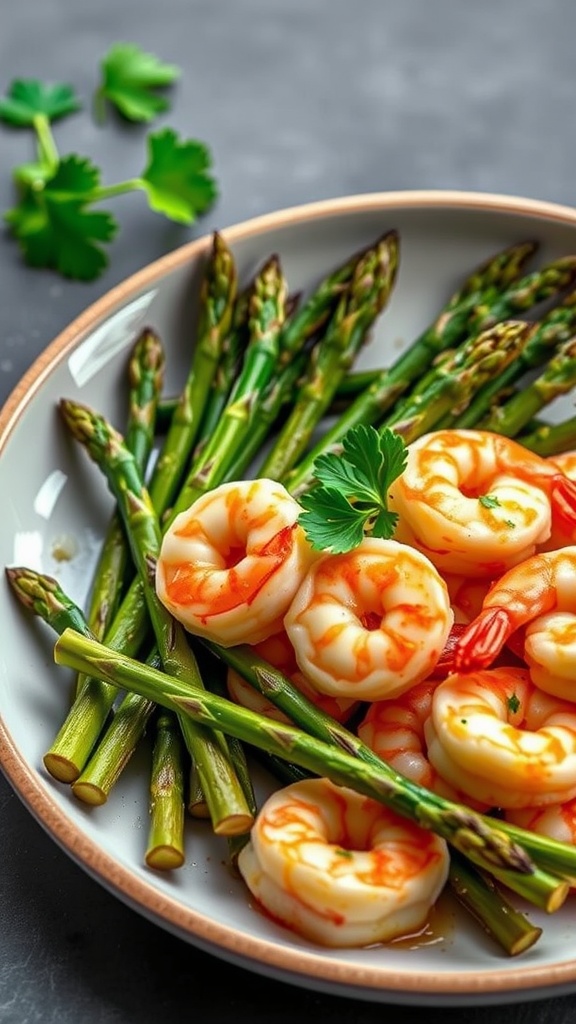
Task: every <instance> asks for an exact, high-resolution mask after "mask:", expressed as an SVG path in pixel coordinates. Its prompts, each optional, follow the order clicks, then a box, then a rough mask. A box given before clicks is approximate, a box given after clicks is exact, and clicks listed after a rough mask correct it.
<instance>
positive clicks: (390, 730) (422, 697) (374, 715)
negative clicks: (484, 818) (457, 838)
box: [356, 679, 486, 809]
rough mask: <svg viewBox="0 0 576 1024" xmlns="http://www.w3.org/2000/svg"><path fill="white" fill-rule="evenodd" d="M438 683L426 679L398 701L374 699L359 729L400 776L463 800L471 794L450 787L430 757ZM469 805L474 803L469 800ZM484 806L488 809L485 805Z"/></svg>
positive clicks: (367, 743) (360, 734) (361, 736)
mask: <svg viewBox="0 0 576 1024" xmlns="http://www.w3.org/2000/svg"><path fill="white" fill-rule="evenodd" d="M436 686H438V682H434V681H433V680H430V679H426V680H425V681H424V682H423V683H419V684H418V685H417V686H413V687H412V689H411V690H409V691H408V692H407V693H405V694H403V695H402V696H401V697H398V698H397V699H396V700H378V701H374V703H373V704H370V706H369V708H368V711H367V712H366V715H365V716H364V718H363V719H362V721H361V722H360V724H359V726H358V728H357V730H356V731H357V733H358V736H359V737H360V739H361V740H362V742H363V743H365V744H366V746H368V747H370V749H371V750H373V751H374V753H375V754H378V756H379V757H381V758H382V760H383V761H386V763H387V764H389V765H390V766H391V767H392V768H394V769H395V771H397V772H399V774H400V775H404V776H405V777H406V778H407V779H412V781H413V782H417V783H418V784H419V785H421V786H424V787H425V788H426V789H430V790H432V792H433V793H438V794H439V795H440V796H443V797H446V798H447V799H448V800H455V801H456V802H458V803H462V801H463V800H465V799H468V794H463V793H462V792H461V791H458V790H457V789H455V788H454V787H453V786H450V785H449V784H448V783H447V782H446V781H445V780H444V779H443V778H442V776H441V775H439V774H438V772H437V771H436V769H435V768H434V767H433V766H432V765H431V764H430V761H429V759H428V752H427V749H426V740H425V736H424V728H425V724H426V721H427V719H428V718H429V716H430V713H431V710H432V694H433V693H434V690H435V689H436ZM468 804H469V805H470V806H471V804H470V800H469V799H468ZM481 806H482V809H486V805H485V804H482V805H481ZM474 807H475V809H479V807H480V805H478V804H477V803H476V802H474Z"/></svg>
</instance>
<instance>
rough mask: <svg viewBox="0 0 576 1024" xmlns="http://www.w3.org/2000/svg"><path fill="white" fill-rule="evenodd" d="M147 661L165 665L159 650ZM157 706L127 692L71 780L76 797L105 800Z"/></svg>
mask: <svg viewBox="0 0 576 1024" xmlns="http://www.w3.org/2000/svg"><path fill="white" fill-rule="evenodd" d="M148 664H150V665H152V666H153V667H154V668H159V667H160V666H161V665H162V662H161V660H160V657H159V655H158V652H157V651H154V652H153V653H152V655H151V656H150V660H149V661H148ZM155 707H156V705H155V704H154V703H153V702H152V701H150V700H146V699H145V698H144V697H140V696H139V695H138V694H135V693H126V694H124V696H123V697H122V699H121V700H120V702H119V703H118V705H117V706H116V708H115V711H114V716H113V718H112V721H111V722H110V724H109V726H108V728H107V729H105V730H104V733H103V734H102V736H100V738H99V740H98V743H97V745H96V747H95V749H94V751H93V753H92V755H91V757H90V758H89V760H88V762H87V763H86V765H85V766H84V768H83V769H82V771H81V772H80V774H79V775H78V777H77V779H76V780H75V781H73V782H72V792H73V793H74V796H76V797H77V798H78V799H79V800H82V802H83V803H87V804H92V805H97V806H100V805H101V804H104V803H106V801H107V799H108V797H109V795H110V792H111V790H112V787H113V786H114V785H115V784H116V782H117V781H118V779H119V778H120V775H121V774H122V772H123V771H124V769H125V768H126V766H127V764H128V762H129V761H130V758H131V757H132V754H133V753H134V751H135V750H136V747H137V746H138V743H139V742H140V740H141V739H142V737H143V735H144V733H145V731H146V728H147V726H148V723H149V721H150V719H151V717H152V715H153V713H154V710H155Z"/></svg>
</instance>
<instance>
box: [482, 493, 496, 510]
mask: <svg viewBox="0 0 576 1024" xmlns="http://www.w3.org/2000/svg"><path fill="white" fill-rule="evenodd" d="M478 501H479V502H480V504H481V505H483V506H484V508H500V502H499V501H498V498H496V497H494V496H493V495H492V494H481V495H480V497H479V498H478Z"/></svg>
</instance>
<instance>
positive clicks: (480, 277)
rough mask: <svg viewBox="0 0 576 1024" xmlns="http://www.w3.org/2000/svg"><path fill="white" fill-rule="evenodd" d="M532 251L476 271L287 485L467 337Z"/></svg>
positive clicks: (522, 246) (525, 246)
mask: <svg viewBox="0 0 576 1024" xmlns="http://www.w3.org/2000/svg"><path fill="white" fill-rule="evenodd" d="M535 249H536V245H535V243H533V242H522V243H519V244H517V245H513V246H511V247H510V248H508V249H504V250H503V251H502V252H500V253H497V254H496V256H494V257H491V258H490V259H489V260H487V261H485V262H484V263H482V264H481V265H480V266H479V267H477V268H476V269H475V270H474V271H473V273H472V274H470V275H469V277H467V278H466V279H465V281H464V282H463V284H462V286H461V287H460V288H459V289H458V290H457V291H456V292H455V293H454V294H453V295H452V296H451V298H450V299H449V300H448V301H447V303H446V304H445V306H444V307H443V309H442V310H441V311H440V313H439V315H438V316H437V317H436V319H435V320H434V321H433V323H431V324H430V325H429V326H428V327H427V328H426V330H424V331H423V332H422V334H420V335H418V337H417V338H416V339H415V341H413V342H412V344H411V345H410V346H409V347H408V348H407V349H406V350H405V352H403V353H402V355H401V356H399V358H398V359H397V360H395V362H394V363H392V365H391V366H390V367H389V368H387V369H383V370H381V371H380V373H379V374H378V375H377V376H376V378H375V379H374V380H373V381H372V382H371V383H370V384H369V385H368V387H367V388H366V389H365V390H364V391H361V392H360V394H359V395H358V396H357V398H356V399H355V400H354V401H353V402H352V403H351V404H350V405H349V407H348V409H347V410H346V411H345V412H344V413H343V414H342V416H340V417H339V419H338V420H337V421H336V423H335V424H334V425H333V426H332V427H330V428H329V429H328V430H327V431H326V432H325V433H324V435H323V436H322V438H321V439H320V440H319V442H318V443H317V444H316V445H314V446H313V447H312V448H311V450H310V451H309V452H308V453H307V454H306V455H305V456H304V457H303V458H302V459H301V460H300V461H299V463H298V465H297V466H296V467H295V468H294V469H293V470H292V471H291V472H290V474H289V475H288V476H287V477H286V480H285V481H284V482H285V483H286V485H287V486H288V487H289V488H290V489H291V490H293V491H294V492H295V493H297V492H299V491H301V490H304V489H305V488H306V487H307V486H308V484H309V483H310V481H311V479H312V477H313V467H314V462H315V460H316V458H317V457H318V455H320V454H321V453H322V452H324V451H334V450H337V446H338V444H339V442H340V441H341V439H342V437H343V436H344V434H346V433H347V431H348V430H350V429H351V428H352V427H354V426H357V425H358V424H360V423H364V424H369V423H375V422H377V421H378V420H380V419H381V418H382V416H383V415H384V414H385V413H386V412H387V411H388V410H389V409H391V408H392V407H393V406H394V403H395V402H396V401H397V399H398V398H399V397H400V396H401V395H402V394H404V392H406V391H407V390H408V388H409V387H410V385H411V384H412V383H413V382H414V381H416V380H418V379H419V377H420V376H421V375H422V374H423V373H424V372H425V371H426V370H427V368H428V367H429V366H430V365H431V363H433V362H434V361H435V360H436V358H437V357H438V356H439V355H440V354H441V353H442V352H445V351H446V350H447V349H450V348H452V347H453V346H455V345H459V344H460V343H461V342H463V341H464V340H465V339H466V338H467V337H468V336H469V333H470V332H469V329H468V328H469V324H470V322H471V320H472V318H473V317H474V316H475V315H476V311H477V309H478V307H479V304H480V303H481V301H483V300H484V299H485V297H486V296H489V297H490V300H491V301H492V302H495V301H496V297H497V295H498V294H499V293H500V291H501V290H502V289H505V288H507V287H508V286H509V285H510V284H512V283H513V282H514V281H516V280H517V279H518V278H519V276H520V274H521V272H522V269H523V268H524V266H525V264H526V262H527V261H528V259H529V258H530V257H531V256H532V255H533V253H534V252H535Z"/></svg>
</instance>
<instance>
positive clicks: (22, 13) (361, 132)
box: [0, 0, 576, 1024]
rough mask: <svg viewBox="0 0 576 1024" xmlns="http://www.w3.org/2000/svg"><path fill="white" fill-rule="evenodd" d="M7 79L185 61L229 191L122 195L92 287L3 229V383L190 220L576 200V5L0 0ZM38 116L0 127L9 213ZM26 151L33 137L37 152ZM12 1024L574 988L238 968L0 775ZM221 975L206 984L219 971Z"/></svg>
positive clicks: (129, 134)
mask: <svg viewBox="0 0 576 1024" xmlns="http://www.w3.org/2000/svg"><path fill="white" fill-rule="evenodd" d="M0 16H1V22H0V23H1V29H0V90H1V91H2V92H4V91H5V88H6V87H7V85H8V83H9V82H10V81H11V79H12V78H14V77H28V76H38V77H41V78H44V79H49V80H69V81H70V82H72V83H73V84H74V85H75V87H76V88H77V90H78V91H79V92H80V94H81V95H82V96H84V97H85V98H86V99H87V101H88V98H89V97H90V95H91V92H92V90H93V88H94V85H95V81H96V75H97V65H98V61H99V59H100V57H101V56H102V55H103V54H104V52H105V50H106V49H107V48H108V47H109V45H110V44H111V43H112V42H114V41H116V40H130V41H135V42H138V43H139V44H140V45H141V46H143V47H145V48H148V49H151V50H152V51H153V52H155V53H157V54H159V55H160V56H161V57H162V58H164V59H166V60H170V61H173V62H175V63H177V64H179V65H180V66H181V67H182V69H183V75H182V79H181V82H180V83H179V84H178V87H177V89H176V90H175V93H174V105H173V110H172V112H171V113H170V115H169V118H165V119H164V120H166V121H167V122H169V123H170V124H172V125H174V126H175V127H176V128H177V129H178V130H179V131H181V132H182V133H183V134H185V135H189V136H190V135H195V136H197V137H198V138H201V139H204V140H206V141H207V142H208V143H209V144H210V146H211V147H212V149H213V153H214V157H215V162H216V172H217V175H218V178H219V181H220V184H221V192H222V195H221V199H220V201H219V202H218V204H217V206H216V207H215V208H214V209H213V210H212V211H211V212H210V214H209V215H208V216H207V217H205V218H204V219H203V221H202V223H201V224H200V225H198V226H197V227H196V228H195V229H194V231H190V230H184V229H181V228H177V227H174V226H172V225H169V224H167V222H165V221H163V220H162V219H161V218H159V217H156V216H154V215H152V214H150V213H148V212H147V210H146V208H145V205H144V202H143V199H142V197H139V196H136V197H130V198H125V199H121V200H117V201H116V202H115V204H114V209H115V211H116V213H117V215H118V217H119V219H120V221H121V225H122V227H121V232H120V234H119V236H118V239H117V241H116V242H115V244H114V245H113V247H112V251H111V265H110V269H109V270H108V271H107V272H106V274H105V275H104V276H103V277H102V278H101V279H100V280H99V281H98V282H96V283H94V284H91V285H80V284H77V283H73V282H64V281H62V280H60V279H59V278H57V277H56V276H54V275H52V274H49V273H45V272H34V271H32V270H29V269H27V268H25V267H24V266H23V264H22V262H21V260H20V258H19V254H18V251H17V249H16V247H15V245H14V243H13V242H12V241H10V240H9V239H8V238H7V237H6V236H3V237H1V238H0V266H1V273H0V400H3V399H4V398H5V397H6V396H7V395H8V393H9V392H10V390H11V389H12V387H13V386H14V385H15V384H16V382H17V380H18V378H19V377H20V375H21V373H22V372H23V370H24V369H25V368H26V367H27V366H28V365H29V364H30V363H31V362H32V360H33V359H34V358H35V356H36V355H37V354H38V353H39V352H40V351H41V350H42V349H43V348H44V346H45V345H46V344H47V343H48V342H49V341H50V340H51V339H52V338H53V337H54V336H55V335H57V334H58V332H59V331H60V330H61V329H62V328H64V327H65V326H66V325H67V324H68V322H69V321H70V320H71V319H72V318H73V317H74V316H76V314H77V313H79V312H80V311H81V310H82V308H83V307H85V306H86V305H87V304H88V303H90V302H92V301H93V300H94V299H96V298H97V297H98V296H99V295H101V294H102V293H103V292H105V291H106V290H108V289H109V288H110V287H111V286H112V285H114V284H115V283H117V282H118V281H120V280H121V279H122V278H123V277H125V276H126V275H127V274H129V273H131V272H132V271H134V270H137V269H138V268H139V267H141V266H142V265H143V264H145V263H146V262H148V261H149V260H151V259H154V258H155V257H157V256H159V255H161V254H163V253H165V252H167V251H168V250H170V249H171V248H173V247H174V246H176V245H178V244H180V243H181V242H184V241H186V240H188V238H190V237H192V236H193V235H194V234H199V233H204V232H205V231H209V230H212V229H213V228H218V227H224V226H226V225H228V224H231V223H234V222H237V221H240V220H243V219H245V218H247V217H251V216H253V215H254V214H258V213H262V212H266V211H270V210H273V209H276V208H278V207H284V206H288V205H292V204H298V203H303V202H308V201H310V200H315V199H321V198H326V197H333V196H338V195H345V194H351V193H360V192H370V191H379V190H386V189H405V188H459V189H473V190H481V191H491V192H503V193H514V194H517V195H526V196H533V197H538V198H542V199H548V200H554V201H558V202H562V203H567V204H572V203H574V201H575V198H576V173H575V167H576V114H575V108H574V97H575V96H576V62H575V60H574V36H575V30H576V5H575V4H574V2H573V0H547V2H546V3H543V2H542V0H484V2H483V3H472V2H470V0H468V2H466V0H355V2H354V3H351V2H350V0H283V2H280V0H219V2H216V0H162V3H156V4H152V3H144V2H142V0H122V2H119V0H99V2H98V3H97V4H94V3H87V2H85V0H0ZM57 134H58V141H59V144H60V146H61V149H62V151H66V150H68V149H76V150H78V151H80V152H84V153H86V154H88V155H91V156H92V157H93V158H94V160H95V161H96V162H97V163H99V164H100V165H101V166H102V167H103V168H104V169H105V176H106V178H107V180H109V181H112V180H115V179H118V178H120V177H125V176H130V175H132V174H133V173H134V172H135V171H136V170H138V169H139V168H140V166H141V165H142V164H143V159H142V157H143V152H144V146H143V137H144V132H143V131H142V130H141V129H139V128H135V129H133V130H127V129H126V128H122V127H121V126H120V125H118V124H117V123H116V122H115V121H114V120H112V121H111V122H110V123H109V125H108V127H107V130H106V131H102V130H101V129H100V128H98V127H96V126H95V125H93V124H92V123H91V121H90V118H89V117H87V116H84V115H81V116H79V117H76V118H74V119H70V120H68V121H66V122H63V123H62V124H61V125H60V126H58V130H57ZM28 155H29V140H28V136H27V134H26V133H22V132H16V131H14V132H10V131H5V130H2V131H1V132H0V208H1V209H2V210H4V209H6V208H7V207H8V206H9V205H10V203H11V201H12V193H11V184H10V170H11V167H12V166H13V165H14V164H16V163H19V162H21V161H22V160H23V159H26V158H28ZM30 155H31V154H30ZM0 850H1V851H2V864H1V869H0V1022H2V1024H56V1022H58V1024H79V1022H82V1024H128V1022H138V1024H155V1022H157V1021H159V1020H173V1021H181V1020H187V1019H194V1020H197V1021H204V1020H210V1021H211V1024H220V1022H223V1021H230V1022H231V1021H238V1022H240V1021H245V1020H248V1019H250V1020H252V1021H264V1020H266V1021H274V1022H275V1024H284V1022H286V1024H288V1022H289V1021H290V1022H292V1021H293V1020H294V1019H295V1018H296V1017H298V1018H299V1019H301V1020H304V1019H306V1020H308V1019H311V1018H312V1017H314V1016H315V1015H318V1014H319V1013H321V1014H323V1015H325V1018H326V1019H333V1020H337V1021H339V1022H352V1021H354V1022H355V1024H372V1022H374V1024H375V1022H376V1021H380V1020H381V1019H382V1014H383V1013H386V1014H388V1015H390V1014H391V1013H394V1014H398V1016H399V1018H400V1019H402V1020H404V1021H407V1022H410V1021H414V1022H415V1021H418V1020H421V1019H422V1017H423V1015H424V1012H426V1018H427V1020H428V1021H429V1022H430V1024H439V1022H440V1021H441V1020H445V1019H448V1020H450V1019H451V1020H461V1019H464V1017H466V1018H467V1019H468V1020H469V1021H470V1024H487V1022H488V1021H491V1022H493V1024H500V1022H504V1021H506V1022H518V1024H520V1022H522V1024H535V1022H539V1024H548V1022H550V1024H551V1022H552V1021H553V1022H554V1024H563V1022H564V1021H565V1022H568V1021H570V1020H573V1019H574V1000H573V998H570V997H568V998H564V999H554V1000H550V1001H545V1002H541V1003H534V1004H531V1005H520V1006H518V1007H506V1008H501V1009H498V1008H491V1009H486V1008H484V1009H482V1008H471V1009H469V1010H458V1009H454V1010H450V1011H446V1010H442V1009H436V1010H434V1009H431V1010H429V1011H423V1010H420V1009H401V1010H391V1009H386V1008H385V1007H384V1008H382V1007H381V1006H378V1005H375V1004H372V1003H363V1002H358V1001H356V1000H341V999H337V998H335V997H333V996H323V995H319V994H317V993H313V992H307V991H304V990H301V989H298V988H292V987H289V986H287V985H284V984H282V983H279V982H275V981H271V980H266V979H263V978H259V977H256V976H254V975H252V974H250V973H248V972H246V971H243V970H241V969H238V968H233V967H231V966H229V965H226V964H224V963H222V962H221V961H219V960H213V959H212V958H210V957H208V956H207V955H206V954H203V953H200V952H198V951H197V950H195V949H193V948H192V947H189V946H187V945H186V944H184V943H182V942H180V941H179V940H177V939H175V938H173V937H171V936H170V935H168V934H166V933H164V932H163V931H162V930H161V929H159V928H156V927H155V926H153V925H151V924H149V923H147V922H146V921H145V920H143V919H142V918H141V917H140V916H139V915H137V914H135V913H133V912H132V911H131V910H129V909H128V908H127V907H125V906H123V905H121V904H120V903H119V902H118V901H116V900H115V899H114V898H113V897H112V896H110V895H109V894H108V893H106V892H105V891H103V890H102V888H101V887H100V886H99V885H98V884H97V883H96V882H94V881H92V880H91V879H90V878H88V877H87V876H86V875H85V874H84V873H83V872H82V871H81V870H80V869H79V868H78V867H76V866H75V865H74V864H73V863H72V862H71V861H70V860H69V859H68V858H67V857H66V856H65V855H64V854H63V853H62V852H61V851H60V850H59V849H58V848H57V847H56V846H55V845H54V843H53V842H52V840H51V839H50V838H49V837H47V836H46V835H44V833H43V832H42V830H41V829H40V827H39V826H38V825H37V824H36V823H35V822H34V821H33V820H32V819H31V818H30V816H29V815H28V813H27V812H26V811H25V810H24V809H23V807H22V806H21V805H20V802H19V800H18V798H17V797H16V796H15V795H14V794H13V793H12V791H11V789H10V788H9V786H8V785H7V783H6V782H5V781H4V780H3V779H0ZM209 970H210V973H211V976H212V978H213V981H209V980H208V971H209Z"/></svg>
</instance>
